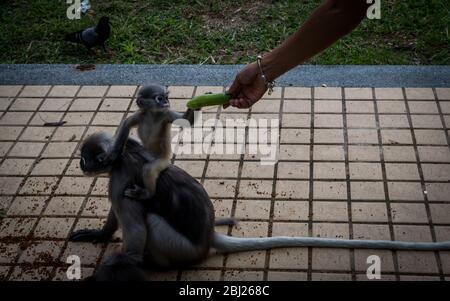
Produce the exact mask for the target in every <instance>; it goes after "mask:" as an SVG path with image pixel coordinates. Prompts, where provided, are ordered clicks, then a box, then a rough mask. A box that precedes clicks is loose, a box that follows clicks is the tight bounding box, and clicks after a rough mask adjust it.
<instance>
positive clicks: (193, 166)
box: [175, 160, 212, 177]
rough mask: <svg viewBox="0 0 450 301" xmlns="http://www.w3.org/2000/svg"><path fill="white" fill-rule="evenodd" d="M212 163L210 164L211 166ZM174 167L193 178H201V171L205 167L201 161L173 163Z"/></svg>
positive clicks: (178, 161)
mask: <svg viewBox="0 0 450 301" xmlns="http://www.w3.org/2000/svg"><path fill="white" fill-rule="evenodd" d="M211 163H212V162H210V164H211ZM175 165H176V166H178V167H179V168H181V169H183V170H184V171H186V172H187V173H189V174H190V175H191V176H193V177H201V176H202V174H203V169H204V167H205V162H203V161H198V160H196V161H184V160H183V161H181V160H177V161H175Z"/></svg>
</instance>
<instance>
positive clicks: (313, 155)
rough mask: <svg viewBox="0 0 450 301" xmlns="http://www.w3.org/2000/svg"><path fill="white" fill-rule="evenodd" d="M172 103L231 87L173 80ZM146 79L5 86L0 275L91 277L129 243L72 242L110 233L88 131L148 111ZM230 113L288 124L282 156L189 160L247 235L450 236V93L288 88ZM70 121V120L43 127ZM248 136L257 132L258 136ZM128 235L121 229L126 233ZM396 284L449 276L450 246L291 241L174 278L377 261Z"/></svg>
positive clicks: (0, 100)
mask: <svg viewBox="0 0 450 301" xmlns="http://www.w3.org/2000/svg"><path fill="white" fill-rule="evenodd" d="M169 89H170V91H171V94H170V96H171V99H172V106H173V107H174V108H176V109H178V110H183V108H184V107H185V105H184V104H185V102H186V101H187V99H189V98H190V97H192V96H193V95H194V94H201V93H204V92H207V91H212V92H217V91H223V87H190V86H187V87H169ZM136 90H137V87H136V86H0V115H1V119H0V160H1V161H0V162H1V163H0V194H1V196H0V208H4V215H5V217H4V218H3V219H2V220H1V222H0V278H2V279H7V280H31V279H33V280H35V279H36V280H40V279H55V280H56V279H62V280H64V279H65V267H66V265H65V263H64V262H65V260H66V258H67V256H68V255H71V254H78V255H80V257H81V258H82V266H83V276H87V275H89V274H90V273H92V271H93V269H94V268H95V266H96V265H97V264H98V263H99V262H100V261H101V260H102V258H104V257H105V256H108V254H109V253H110V252H111V251H113V250H116V249H117V248H119V247H120V241H116V242H111V243H109V244H106V245H92V244H90V243H72V242H68V241H67V236H68V234H69V233H71V232H72V231H74V230H77V229H80V228H86V227H100V226H101V225H102V223H103V222H104V219H105V217H106V214H107V212H108V209H109V208H108V207H109V204H108V201H107V196H106V192H107V178H105V177H98V178H89V177H84V176H82V174H81V173H80V170H79V166H78V161H79V160H78V158H77V155H78V153H77V151H78V147H79V145H80V141H81V140H82V139H83V138H84V137H86V136H87V135H89V134H91V133H94V132H98V131H107V132H110V133H114V131H115V129H116V127H117V125H118V124H119V123H120V121H121V119H122V118H124V117H125V116H126V114H127V113H128V112H130V111H133V110H134V109H135V106H134V103H133V101H132V100H133V97H134V95H135V93H136ZM205 115H206V116H209V117H214V116H218V117H219V118H221V119H223V118H226V117H228V118H244V119H246V118H258V117H259V118H279V119H280V124H281V131H280V160H279V162H278V163H277V164H275V165H273V166H261V165H260V163H259V160H258V157H257V156H256V157H255V156H250V155H248V154H244V155H239V154H236V155H206V154H205V155H176V156H175V157H174V164H176V165H178V166H180V167H182V168H184V169H186V170H187V171H188V172H190V173H191V174H192V175H193V176H194V177H196V178H198V179H199V180H200V181H201V182H202V183H203V184H204V186H205V188H206V189H207V191H208V193H209V194H210V196H211V198H212V199H213V202H214V206H215V209H216V215H217V216H235V217H238V218H239V219H240V220H241V222H240V224H239V225H238V226H237V227H234V228H230V229H227V228H226V227H225V228H224V227H222V229H218V231H221V232H224V233H228V234H231V235H235V236H268V235H269V236H271V235H272V236H275V235H302V236H320V237H341V238H360V239H395V240H404V241H443V240H450V197H449V195H450V182H449V181H450V149H449V147H450V143H449V142H450V138H449V134H450V132H449V131H448V129H449V128H450V89H448V88H447V89H443V88H436V89H431V88H429V89H428V88H354V89H353V88H339V87H338V88H333V87H328V88H323V87H318V88H302V87H289V88H283V89H280V88H278V89H276V91H275V93H274V94H273V95H271V96H270V97H267V98H264V99H263V100H261V101H260V102H258V103H257V104H256V105H255V106H254V107H253V108H252V109H251V110H250V111H249V110H237V109H227V110H222V109H219V108H209V109H206V110H205ZM58 120H65V121H67V123H66V124H65V125H64V126H62V127H43V123H44V122H46V121H58ZM247 139H248V137H247ZM117 237H118V238H120V233H119V234H117ZM371 254H376V255H379V256H380V257H381V259H382V279H384V280H416V279H419V280H439V279H441V280H443V279H446V280H449V279H450V252H435V253H434V252H406V251H401V252H391V251H371V250H354V251H353V250H342V249H315V248H314V249H307V248H291V249H278V250H272V251H260V252H246V253H240V254H233V255H228V256H215V257H212V258H210V259H209V260H207V261H206V262H204V263H202V264H201V265H199V266H196V267H192V268H191V269H187V270H183V271H172V272H164V273H161V272H159V273H152V275H153V278H154V279H168V280H175V279H181V280H220V279H223V280H263V279H267V280H307V279H310V280H352V279H353V280H366V276H365V271H366V267H367V266H368V265H367V263H366V258H367V256H368V255H371Z"/></svg>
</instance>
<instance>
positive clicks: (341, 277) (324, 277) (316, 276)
mask: <svg viewBox="0 0 450 301" xmlns="http://www.w3.org/2000/svg"><path fill="white" fill-rule="evenodd" d="M311 280H312V281H351V280H352V276H351V275H350V274H342V273H311Z"/></svg>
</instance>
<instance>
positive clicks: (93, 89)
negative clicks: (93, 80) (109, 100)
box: [77, 86, 108, 97]
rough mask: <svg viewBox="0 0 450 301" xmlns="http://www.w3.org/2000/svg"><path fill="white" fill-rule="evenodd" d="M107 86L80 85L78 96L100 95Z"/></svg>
mask: <svg viewBox="0 0 450 301" xmlns="http://www.w3.org/2000/svg"><path fill="white" fill-rule="evenodd" d="M107 89H108V87H107V86H82V87H81V89H80V91H79V92H78V95H77V96H78V97H102V96H103V95H105V92H106V90H107Z"/></svg>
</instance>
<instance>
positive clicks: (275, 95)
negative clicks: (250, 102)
mask: <svg viewBox="0 0 450 301" xmlns="http://www.w3.org/2000/svg"><path fill="white" fill-rule="evenodd" d="M262 98H263V99H266V98H269V99H272V98H277V99H280V98H281V87H275V88H273V92H272V93H271V94H270V95H269V91H267V92H266V93H264V95H263V97H262Z"/></svg>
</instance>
